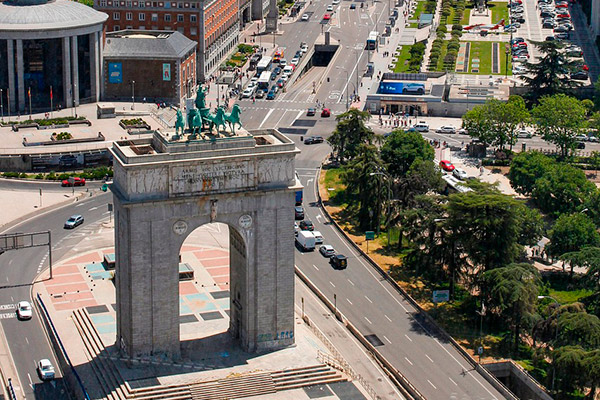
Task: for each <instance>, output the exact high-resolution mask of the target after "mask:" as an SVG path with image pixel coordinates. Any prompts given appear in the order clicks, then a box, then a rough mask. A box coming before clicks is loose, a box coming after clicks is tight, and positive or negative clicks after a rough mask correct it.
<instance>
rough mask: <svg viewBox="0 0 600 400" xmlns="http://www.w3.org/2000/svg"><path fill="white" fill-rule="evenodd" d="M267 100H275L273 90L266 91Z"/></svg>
mask: <svg viewBox="0 0 600 400" xmlns="http://www.w3.org/2000/svg"><path fill="white" fill-rule="evenodd" d="M267 100H275V92H273V91H270V92H269V93H267Z"/></svg>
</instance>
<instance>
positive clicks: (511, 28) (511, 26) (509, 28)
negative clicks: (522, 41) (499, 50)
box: [504, 24, 520, 32]
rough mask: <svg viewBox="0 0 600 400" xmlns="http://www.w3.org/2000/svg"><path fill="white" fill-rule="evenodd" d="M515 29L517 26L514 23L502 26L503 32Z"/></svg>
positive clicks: (514, 30)
mask: <svg viewBox="0 0 600 400" xmlns="http://www.w3.org/2000/svg"><path fill="white" fill-rule="evenodd" d="M519 25H520V24H519ZM516 31H517V27H516V26H515V24H511V25H508V26H506V27H505V28H504V32H516Z"/></svg>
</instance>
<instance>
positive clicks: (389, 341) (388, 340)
mask: <svg viewBox="0 0 600 400" xmlns="http://www.w3.org/2000/svg"><path fill="white" fill-rule="evenodd" d="M383 338H384V339H385V340H387V342H388V343H389V344H392V341H391V340H390V339H388V338H387V337H386V336H385V335H383Z"/></svg>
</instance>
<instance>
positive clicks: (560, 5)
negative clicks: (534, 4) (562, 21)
mask: <svg viewBox="0 0 600 400" xmlns="http://www.w3.org/2000/svg"><path fill="white" fill-rule="evenodd" d="M554 7H556V8H569V5H568V4H557V5H555V6H554Z"/></svg>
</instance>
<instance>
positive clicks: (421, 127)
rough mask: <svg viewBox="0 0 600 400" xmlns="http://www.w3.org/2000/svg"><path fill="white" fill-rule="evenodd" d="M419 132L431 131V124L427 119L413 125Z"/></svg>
mask: <svg viewBox="0 0 600 400" xmlns="http://www.w3.org/2000/svg"><path fill="white" fill-rule="evenodd" d="M413 128H415V130H416V131H417V132H429V124H428V123H427V122H425V121H419V122H417V123H416V124H415V126H413Z"/></svg>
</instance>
